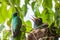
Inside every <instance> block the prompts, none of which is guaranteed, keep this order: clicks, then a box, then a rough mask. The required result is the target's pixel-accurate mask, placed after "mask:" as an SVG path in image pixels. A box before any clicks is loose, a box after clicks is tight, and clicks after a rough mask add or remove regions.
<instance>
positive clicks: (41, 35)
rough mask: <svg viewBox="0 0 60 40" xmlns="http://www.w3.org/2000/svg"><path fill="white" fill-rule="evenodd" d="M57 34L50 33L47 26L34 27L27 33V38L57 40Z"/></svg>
mask: <svg viewBox="0 0 60 40" xmlns="http://www.w3.org/2000/svg"><path fill="white" fill-rule="evenodd" d="M58 37H59V35H57V34H56V33H55V34H54V33H51V32H50V30H49V28H42V29H34V30H32V31H31V32H30V33H28V38H27V40H58Z"/></svg>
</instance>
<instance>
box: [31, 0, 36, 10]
mask: <svg viewBox="0 0 60 40" xmlns="http://www.w3.org/2000/svg"><path fill="white" fill-rule="evenodd" d="M35 3H36V1H34V2H32V3H31V7H32V10H34V6H35Z"/></svg>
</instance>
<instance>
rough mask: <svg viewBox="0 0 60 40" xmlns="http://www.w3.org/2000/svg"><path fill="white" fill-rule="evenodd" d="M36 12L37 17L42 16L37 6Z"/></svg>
mask: <svg viewBox="0 0 60 40" xmlns="http://www.w3.org/2000/svg"><path fill="white" fill-rule="evenodd" d="M34 13H35V17H37V18H40V17H41V14H40V11H39V9H38V8H35V11H34Z"/></svg>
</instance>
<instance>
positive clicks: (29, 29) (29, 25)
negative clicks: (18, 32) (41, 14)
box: [25, 20, 32, 32]
mask: <svg viewBox="0 0 60 40" xmlns="http://www.w3.org/2000/svg"><path fill="white" fill-rule="evenodd" d="M25 24H26V32H30V31H31V30H32V24H31V22H30V21H29V20H28V21H26V22H25Z"/></svg>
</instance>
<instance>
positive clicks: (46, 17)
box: [41, 9, 54, 25]
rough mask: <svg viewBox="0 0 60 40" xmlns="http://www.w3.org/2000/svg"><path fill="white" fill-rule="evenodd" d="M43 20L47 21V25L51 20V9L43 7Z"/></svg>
mask: <svg viewBox="0 0 60 40" xmlns="http://www.w3.org/2000/svg"><path fill="white" fill-rule="evenodd" d="M41 16H42V19H43V22H45V23H46V22H47V23H48V24H49V25H50V24H51V23H52V22H53V18H54V13H53V11H52V10H48V9H44V10H43V13H42V15H41Z"/></svg>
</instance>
